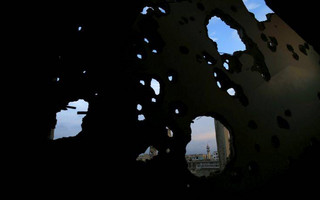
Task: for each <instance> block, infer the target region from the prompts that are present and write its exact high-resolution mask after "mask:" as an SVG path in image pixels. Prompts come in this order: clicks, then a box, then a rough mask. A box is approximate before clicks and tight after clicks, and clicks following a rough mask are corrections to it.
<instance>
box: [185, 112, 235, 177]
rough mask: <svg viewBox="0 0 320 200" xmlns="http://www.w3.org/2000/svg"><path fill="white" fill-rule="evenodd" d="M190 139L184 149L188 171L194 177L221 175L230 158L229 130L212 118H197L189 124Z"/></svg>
mask: <svg viewBox="0 0 320 200" xmlns="http://www.w3.org/2000/svg"><path fill="white" fill-rule="evenodd" d="M191 130H192V137H191V138H192V139H191V141H190V142H189V144H188V145H187V148H186V156H185V157H186V160H187V163H188V169H189V171H190V172H191V173H193V174H194V175H195V176H198V177H201V176H205V177H209V176H214V175H215V174H218V173H221V172H222V171H223V170H224V169H225V167H226V165H227V163H228V161H229V160H230V156H231V146H230V145H231V143H230V141H231V140H230V132H229V130H228V129H227V128H226V127H225V126H224V125H223V124H222V123H221V122H220V121H219V120H216V119H214V118H212V117H206V116H202V117H197V118H196V119H194V120H193V123H192V124H191Z"/></svg>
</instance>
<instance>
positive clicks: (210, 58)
mask: <svg viewBox="0 0 320 200" xmlns="http://www.w3.org/2000/svg"><path fill="white" fill-rule="evenodd" d="M202 55H203V56H202V58H203V59H204V60H205V61H206V62H207V64H208V65H214V64H216V63H217V61H216V59H215V58H214V57H213V56H211V55H210V54H209V53H207V52H206V51H203V52H202Z"/></svg>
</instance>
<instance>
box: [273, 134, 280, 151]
mask: <svg viewBox="0 0 320 200" xmlns="http://www.w3.org/2000/svg"><path fill="white" fill-rule="evenodd" d="M271 145H272V146H273V147H274V148H276V149H277V148H279V147H280V140H279V138H278V137H277V136H276V135H273V136H272V137H271Z"/></svg>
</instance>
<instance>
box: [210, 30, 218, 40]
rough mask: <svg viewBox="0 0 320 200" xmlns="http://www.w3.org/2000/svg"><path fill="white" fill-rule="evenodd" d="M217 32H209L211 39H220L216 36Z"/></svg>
mask: <svg viewBox="0 0 320 200" xmlns="http://www.w3.org/2000/svg"><path fill="white" fill-rule="evenodd" d="M215 34H216V32H211V33H210V34H209V38H210V39H211V40H213V41H215V42H216V41H218V38H217V37H215Z"/></svg>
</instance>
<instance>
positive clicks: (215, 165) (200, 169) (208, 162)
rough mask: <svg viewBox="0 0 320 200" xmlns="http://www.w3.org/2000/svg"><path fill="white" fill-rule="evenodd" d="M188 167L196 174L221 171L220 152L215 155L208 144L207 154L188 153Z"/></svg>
mask: <svg viewBox="0 0 320 200" xmlns="http://www.w3.org/2000/svg"><path fill="white" fill-rule="evenodd" d="M185 157H186V161H187V163H188V169H189V170H190V172H191V173H193V174H194V175H196V176H209V175H211V174H213V173H217V172H219V171H220V163H219V159H218V152H217V151H215V152H214V154H213V155H211V153H210V147H209V145H207V154H190V155H186V156H185Z"/></svg>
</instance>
